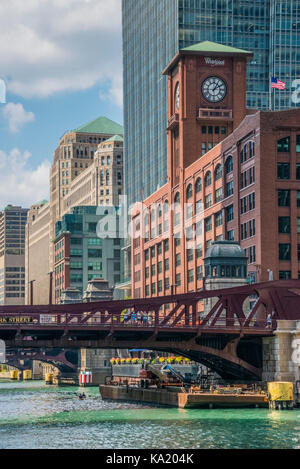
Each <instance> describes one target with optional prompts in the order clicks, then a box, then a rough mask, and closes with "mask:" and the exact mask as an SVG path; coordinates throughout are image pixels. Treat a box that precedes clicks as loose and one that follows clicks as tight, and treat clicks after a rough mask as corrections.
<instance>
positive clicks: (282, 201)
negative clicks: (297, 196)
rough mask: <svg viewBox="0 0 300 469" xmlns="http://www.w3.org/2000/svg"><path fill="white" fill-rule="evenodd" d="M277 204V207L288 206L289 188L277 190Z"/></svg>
mask: <svg viewBox="0 0 300 469" xmlns="http://www.w3.org/2000/svg"><path fill="white" fill-rule="evenodd" d="M297 192H298V191H297ZM278 206H279V207H289V206H290V191H289V190H283V189H279V190H278Z"/></svg>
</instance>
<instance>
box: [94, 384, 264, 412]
mask: <svg viewBox="0 0 300 469" xmlns="http://www.w3.org/2000/svg"><path fill="white" fill-rule="evenodd" d="M99 390H100V394H101V397H102V399H110V400H121V401H134V402H145V403H149V404H157V405H166V406H172V407H179V408H180V409H189V408H201V407H203V408H218V407H228V408H234V407H268V405H269V404H268V398H267V395H266V394H265V393H262V392H261V393H254V392H253V393H251V392H247V391H245V392H242V393H238V392H235V391H234V390H233V389H232V391H231V392H230V390H228V391H224V390H223V391H212V392H206V391H203V392H201V391H200V390H193V388H192V387H191V388H190V390H188V391H186V390H185V389H183V388H182V389H181V388H179V387H168V386H166V387H165V388H163V389H159V388H154V387H153V388H148V389H143V388H140V387H135V386H128V385H127V386H126V385H105V384H100V386H99Z"/></svg>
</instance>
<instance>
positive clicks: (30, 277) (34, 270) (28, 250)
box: [25, 200, 50, 305]
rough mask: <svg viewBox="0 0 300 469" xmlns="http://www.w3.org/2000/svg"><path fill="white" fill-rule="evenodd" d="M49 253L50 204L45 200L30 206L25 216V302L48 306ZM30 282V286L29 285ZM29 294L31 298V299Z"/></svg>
mask: <svg viewBox="0 0 300 469" xmlns="http://www.w3.org/2000/svg"><path fill="white" fill-rule="evenodd" d="M49 251H50V204H49V202H47V201H46V200H43V201H41V202H40V203H38V204H35V205H32V206H31V207H30V209H29V211H28V215H27V225H26V243H25V273H26V277H25V302H26V304H27V305H28V304H31V302H32V303H33V304H37V305H40V304H48V302H49V290H50V278H49V272H50V268H49ZM31 282H32V284H31ZM31 293H32V294H33V298H31Z"/></svg>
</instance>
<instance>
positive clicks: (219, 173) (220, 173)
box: [215, 164, 222, 181]
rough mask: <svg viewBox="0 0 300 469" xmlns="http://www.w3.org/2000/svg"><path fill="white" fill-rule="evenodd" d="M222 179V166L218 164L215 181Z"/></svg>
mask: <svg viewBox="0 0 300 469" xmlns="http://www.w3.org/2000/svg"><path fill="white" fill-rule="evenodd" d="M221 177H222V166H221V165H220V164H218V165H217V166H216V169H215V180H216V181H217V180H218V179H221Z"/></svg>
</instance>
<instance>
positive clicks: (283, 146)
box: [277, 137, 291, 153]
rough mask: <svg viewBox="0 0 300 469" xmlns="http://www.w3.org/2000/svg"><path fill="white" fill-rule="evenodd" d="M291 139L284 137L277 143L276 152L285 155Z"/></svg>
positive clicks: (288, 149)
mask: <svg viewBox="0 0 300 469" xmlns="http://www.w3.org/2000/svg"><path fill="white" fill-rule="evenodd" d="M290 144H291V137H284V138H281V139H280V140H278V141H277V151H278V152H279V153H286V152H289V151H290Z"/></svg>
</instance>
